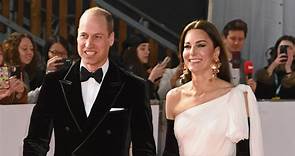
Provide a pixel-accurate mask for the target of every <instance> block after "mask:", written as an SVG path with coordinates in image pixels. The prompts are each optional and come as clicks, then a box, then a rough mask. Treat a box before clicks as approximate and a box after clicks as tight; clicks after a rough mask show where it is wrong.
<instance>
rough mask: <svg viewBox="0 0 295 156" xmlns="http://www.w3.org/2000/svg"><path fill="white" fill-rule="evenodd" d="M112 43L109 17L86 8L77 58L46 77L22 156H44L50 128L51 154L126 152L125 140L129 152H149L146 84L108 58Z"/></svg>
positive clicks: (122, 155) (118, 155)
mask: <svg viewBox="0 0 295 156" xmlns="http://www.w3.org/2000/svg"><path fill="white" fill-rule="evenodd" d="M113 42H114V32H113V18H112V15H111V14H110V13H109V12H108V11H106V10H104V9H102V8H98V7H94V8H91V9H88V10H86V11H85V12H84V13H83V15H82V16H81V18H80V22H79V28H78V36H77V43H78V44H77V45H78V47H77V48H78V53H79V55H80V57H81V61H78V62H76V63H75V64H73V65H72V66H71V67H70V69H69V70H68V71H57V72H55V73H50V74H48V75H47V76H46V78H45V82H44V84H43V86H42V89H41V92H40V96H39V99H38V102H37V104H36V106H35V107H34V110H33V113H32V116H31V122H30V127H29V132H28V136H27V137H26V138H25V140H24V152H23V154H24V156H34V155H38V156H41V155H42V156H43V155H44V156H45V155H46V153H47V151H48V144H49V141H50V137H51V133H52V129H53V128H54V133H55V155H56V156H128V155H129V147H130V142H131V141H132V150H133V155H134V156H154V155H155V143H154V140H153V133H152V122H151V112H150V108H149V106H148V98H147V97H146V95H147V92H146V89H145V88H146V87H145V84H146V83H145V82H144V81H143V80H140V79H138V78H135V77H133V76H131V75H129V74H127V73H126V72H124V71H122V70H121V69H120V68H118V67H117V66H115V65H114V64H113V63H112V62H111V61H109V59H108V54H109V49H110V47H111V46H112V44H113ZM87 70H88V71H89V72H88V71H87ZM87 74H88V75H89V76H93V77H90V78H89V76H87ZM96 74H98V75H99V74H100V76H96ZM88 78H89V79H88ZM80 81H81V82H80Z"/></svg>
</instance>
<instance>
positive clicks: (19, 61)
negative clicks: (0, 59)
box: [3, 32, 42, 91]
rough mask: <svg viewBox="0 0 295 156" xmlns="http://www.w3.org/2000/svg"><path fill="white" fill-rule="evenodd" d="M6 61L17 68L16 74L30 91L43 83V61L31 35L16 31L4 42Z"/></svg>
mask: <svg viewBox="0 0 295 156" xmlns="http://www.w3.org/2000/svg"><path fill="white" fill-rule="evenodd" d="M3 52H4V62H5V64H6V65H8V66H14V67H15V68H16V73H15V74H16V76H17V77H18V78H19V79H21V80H23V81H24V82H25V84H26V88H27V90H28V91H30V90H32V89H35V88H36V87H38V86H40V85H41V83H42V77H41V69H39V68H38V67H39V66H40V64H41V63H38V61H40V57H39V55H38V53H37V50H36V45H35V44H34V42H33V39H32V37H31V36H29V35H27V34H24V33H19V32H14V33H11V34H10V35H9V36H8V37H7V39H6V40H4V42H3Z"/></svg>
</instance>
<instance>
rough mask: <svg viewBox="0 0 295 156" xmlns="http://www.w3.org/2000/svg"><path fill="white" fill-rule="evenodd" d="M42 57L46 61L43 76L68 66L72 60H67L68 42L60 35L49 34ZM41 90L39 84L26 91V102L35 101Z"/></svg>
mask: <svg viewBox="0 0 295 156" xmlns="http://www.w3.org/2000/svg"><path fill="white" fill-rule="evenodd" d="M44 52H45V55H44V59H45V61H46V62H47V65H46V72H45V71H44V72H43V76H42V77H45V73H46V74H47V73H50V72H55V71H57V70H60V69H63V68H68V67H69V66H70V65H71V63H72V61H71V60H68V59H67V58H68V56H69V52H68V43H67V41H66V40H65V39H64V38H63V37H61V36H51V37H49V39H48V40H47V41H46V44H45V48H44ZM40 90H41V86H39V87H37V88H36V89H34V90H32V91H30V92H29V93H28V102H29V103H36V102H37V99H38V96H39V93H40Z"/></svg>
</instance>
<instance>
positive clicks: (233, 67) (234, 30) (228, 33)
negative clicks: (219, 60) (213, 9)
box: [222, 19, 256, 91]
mask: <svg viewBox="0 0 295 156" xmlns="http://www.w3.org/2000/svg"><path fill="white" fill-rule="evenodd" d="M247 32H248V27H247V23H246V22H244V21H243V20H241V19H234V20H232V21H229V22H228V23H227V24H226V25H225V26H224V28H223V31H222V34H223V42H224V44H225V49H226V56H227V58H228V61H229V67H230V73H231V76H232V79H231V82H232V83H233V84H234V85H238V84H240V83H246V84H248V85H249V86H250V87H251V88H252V90H253V91H255V88H256V82H255V80H254V79H253V78H248V77H247V76H245V74H244V72H243V70H244V61H245V60H244V59H243V58H242V57H241V52H242V49H243V47H244V44H245V40H246V37H247Z"/></svg>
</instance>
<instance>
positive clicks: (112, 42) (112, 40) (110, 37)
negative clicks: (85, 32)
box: [109, 32, 115, 46]
mask: <svg viewBox="0 0 295 156" xmlns="http://www.w3.org/2000/svg"><path fill="white" fill-rule="evenodd" d="M114 41H115V33H114V32H112V33H110V35H109V43H110V46H112V45H113V44H114Z"/></svg>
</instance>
